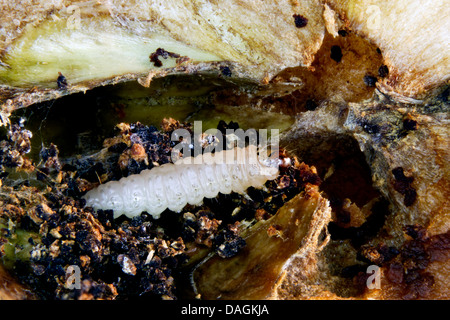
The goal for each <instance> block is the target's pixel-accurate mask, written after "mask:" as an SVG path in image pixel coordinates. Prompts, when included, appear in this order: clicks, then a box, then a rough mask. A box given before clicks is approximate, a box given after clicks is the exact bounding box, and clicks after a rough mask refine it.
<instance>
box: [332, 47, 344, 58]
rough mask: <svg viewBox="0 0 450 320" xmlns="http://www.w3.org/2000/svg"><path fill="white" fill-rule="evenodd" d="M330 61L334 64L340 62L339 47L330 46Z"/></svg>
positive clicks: (340, 51)
mask: <svg viewBox="0 0 450 320" xmlns="http://www.w3.org/2000/svg"><path fill="white" fill-rule="evenodd" d="M330 57H331V59H333V60H334V61H336V62H341V59H342V50H341V47H339V46H332V47H331V54H330Z"/></svg>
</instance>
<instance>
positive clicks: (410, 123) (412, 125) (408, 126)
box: [403, 118, 418, 131]
mask: <svg viewBox="0 0 450 320" xmlns="http://www.w3.org/2000/svg"><path fill="white" fill-rule="evenodd" d="M417 127H418V126H417V121H415V120H413V119H409V118H407V119H405V120H403V129H405V130H407V131H411V130H417Z"/></svg>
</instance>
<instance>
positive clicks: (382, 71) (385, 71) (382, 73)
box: [378, 64, 389, 78]
mask: <svg viewBox="0 0 450 320" xmlns="http://www.w3.org/2000/svg"><path fill="white" fill-rule="evenodd" d="M388 74H389V68H388V67H387V65H384V64H383V65H382V66H380V67H379V68H378V75H379V76H380V77H381V78H384V77H386V76H387V75H388Z"/></svg>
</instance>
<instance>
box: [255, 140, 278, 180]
mask: <svg viewBox="0 0 450 320" xmlns="http://www.w3.org/2000/svg"><path fill="white" fill-rule="evenodd" d="M257 151H258V152H257ZM250 152H254V154H257V156H256V157H255V159H257V161H258V163H259V171H260V172H259V175H261V176H264V177H265V178H266V179H267V180H273V179H275V178H276V177H278V175H279V170H278V169H279V165H280V163H281V162H280V159H279V157H278V155H279V151H278V148H276V149H275V150H273V148H271V152H270V153H269V152H268V147H267V146H265V147H262V148H259V150H257V149H256V147H254V146H251V147H250Z"/></svg>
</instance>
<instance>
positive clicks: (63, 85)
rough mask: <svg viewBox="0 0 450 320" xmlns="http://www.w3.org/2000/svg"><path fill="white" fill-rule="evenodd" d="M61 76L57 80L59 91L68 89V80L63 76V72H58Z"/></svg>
mask: <svg viewBox="0 0 450 320" xmlns="http://www.w3.org/2000/svg"><path fill="white" fill-rule="evenodd" d="M58 74H59V76H58V78H57V79H56V84H57V86H58V89H66V88H67V79H66V77H64V76H63V74H62V73H61V72H58Z"/></svg>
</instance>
